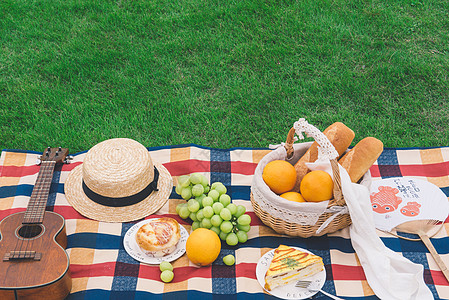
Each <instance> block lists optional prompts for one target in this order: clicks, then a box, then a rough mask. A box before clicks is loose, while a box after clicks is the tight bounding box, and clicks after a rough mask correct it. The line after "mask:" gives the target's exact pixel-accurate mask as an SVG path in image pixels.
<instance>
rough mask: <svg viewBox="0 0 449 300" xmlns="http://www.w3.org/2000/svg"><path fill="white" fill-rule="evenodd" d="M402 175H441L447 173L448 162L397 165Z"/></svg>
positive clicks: (448, 168)
mask: <svg viewBox="0 0 449 300" xmlns="http://www.w3.org/2000/svg"><path fill="white" fill-rule="evenodd" d="M399 168H400V169H401V174H402V176H426V177H441V176H447V174H449V163H448V162H444V163H437V164H427V165H399Z"/></svg>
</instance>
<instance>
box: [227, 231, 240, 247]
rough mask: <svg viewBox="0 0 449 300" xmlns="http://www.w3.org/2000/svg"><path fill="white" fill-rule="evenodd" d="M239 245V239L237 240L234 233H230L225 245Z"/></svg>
mask: <svg viewBox="0 0 449 300" xmlns="http://www.w3.org/2000/svg"><path fill="white" fill-rule="evenodd" d="M238 243H239V239H238V238H237V235H236V234H235V233H234V232H231V233H230V234H228V236H227V237H226V244H228V245H229V246H235V245H237V244H238Z"/></svg>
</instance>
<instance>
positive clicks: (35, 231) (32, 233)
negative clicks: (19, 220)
mask: <svg viewBox="0 0 449 300" xmlns="http://www.w3.org/2000/svg"><path fill="white" fill-rule="evenodd" d="M41 233H42V226H41V225H23V226H22V227H20V228H19V230H18V231H17V234H18V235H19V236H20V237H21V238H24V239H32V238H34V237H37V236H38V235H40V234H41Z"/></svg>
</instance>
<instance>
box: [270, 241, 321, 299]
mask: <svg viewBox="0 0 449 300" xmlns="http://www.w3.org/2000/svg"><path fill="white" fill-rule="evenodd" d="M323 266H324V264H323V259H322V258H321V257H319V256H316V255H314V254H311V253H308V252H303V251H300V250H298V249H295V248H292V247H289V246H285V245H280V246H279V247H278V248H277V249H276V250H274V256H273V259H272V260H271V264H270V267H269V268H268V270H267V273H266V274H265V289H266V290H268V291H271V290H273V289H274V288H276V287H278V286H282V285H286V284H289V283H291V282H296V281H298V280H303V279H306V278H309V277H312V276H313V275H315V274H317V273H319V272H321V271H322V270H323Z"/></svg>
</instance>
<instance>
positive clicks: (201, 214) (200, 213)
mask: <svg viewBox="0 0 449 300" xmlns="http://www.w3.org/2000/svg"><path fill="white" fill-rule="evenodd" d="M196 218H197V219H198V221H201V220H202V219H204V214H203V210H202V209H200V210H199V211H197V212H196Z"/></svg>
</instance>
